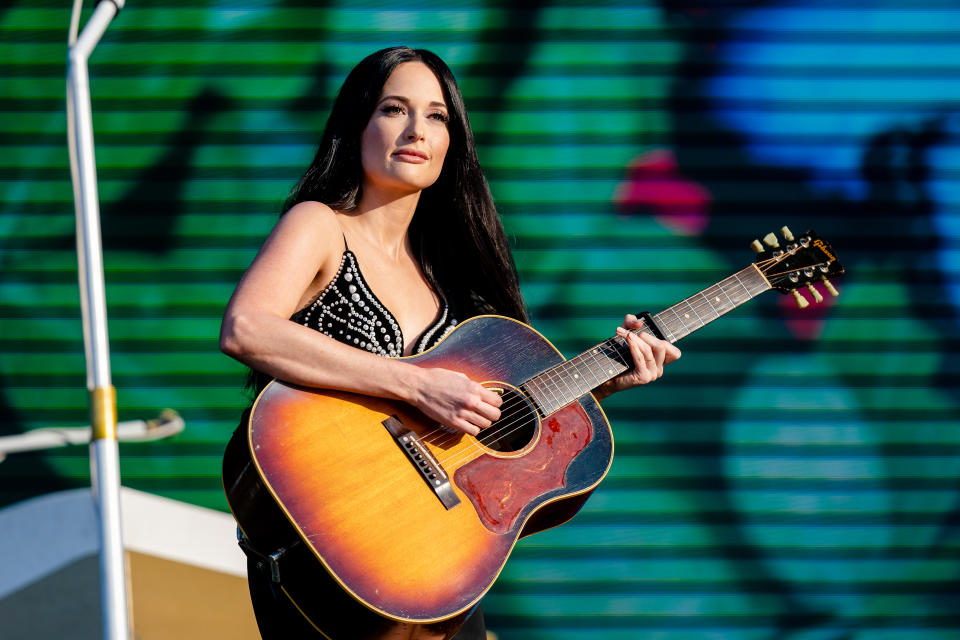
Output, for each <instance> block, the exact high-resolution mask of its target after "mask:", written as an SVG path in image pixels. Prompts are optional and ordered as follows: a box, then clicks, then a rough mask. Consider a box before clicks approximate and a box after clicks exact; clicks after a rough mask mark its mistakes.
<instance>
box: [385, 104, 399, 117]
mask: <svg viewBox="0 0 960 640" xmlns="http://www.w3.org/2000/svg"><path fill="white" fill-rule="evenodd" d="M381 111H382V112H383V113H387V114H391V115H393V114H397V113H403V107H401V106H400V105H399V104H387V105H384V106H383V108H382V109H381Z"/></svg>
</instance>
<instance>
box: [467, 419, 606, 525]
mask: <svg viewBox="0 0 960 640" xmlns="http://www.w3.org/2000/svg"><path fill="white" fill-rule="evenodd" d="M592 436H593V429H592V428H591V425H590V419H589V418H588V417H587V414H586V412H585V411H584V410H583V407H581V406H580V405H579V404H578V403H573V404H571V405H568V406H567V407H564V408H563V409H560V410H559V411H557V412H555V413H553V414H551V415H550V416H548V417H547V418H546V419H544V420H543V421H542V423H541V433H540V439H539V441H538V442H537V444H536V446H535V447H534V448H533V449H531V450H530V451H529V452H527V453H525V454H523V455H521V456H517V457H508V458H500V457H495V456H492V455H483V456H481V457H480V458H478V459H476V460H474V461H472V462H470V463H468V464H466V465H464V466H462V467H460V468H459V469H458V470H457V471H456V472H455V473H454V480H455V482H456V483H457V486H459V487H460V489H461V490H462V491H463V492H464V493H465V494H466V495H467V497H468V498H469V499H470V502H472V503H473V507H474V509H476V511H477V515H478V516H480V521H481V522H482V523H483V525H484V526H485V527H487V529H489V530H490V531H492V532H493V533H496V534H505V533H507V532H508V531H510V530H511V529H512V528H513V527H514V525H515V524H516V522H517V519H518V518H520V516H521V515H522V514H523V512H524V511H525V510H527V509H526V508H528V507H530V508H533V507H536V506H539V505H540V504H541V503H542V502H544V501H545V500H547V499H548V498H549V494H550V493H551V492H554V491H556V490H557V489H562V488H564V487H566V481H565V478H566V473H567V468H568V467H569V466H570V463H571V462H573V460H574V458H576V457H577V455H578V454H579V453H580V452H581V451H583V449H584V448H585V447H586V446H587V444H589V443H590V440H591V438H592Z"/></svg>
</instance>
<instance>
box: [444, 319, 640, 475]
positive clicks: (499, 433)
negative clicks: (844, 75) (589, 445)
mask: <svg viewBox="0 0 960 640" xmlns="http://www.w3.org/2000/svg"><path fill="white" fill-rule="evenodd" d="M646 329H647V328H646V327H642V328H638V329H632V330H631V332H634V333H639V332H642V331H644V330H646ZM615 338H616V339H619V340H620V341H623V338H622V337H620V336H615ZM581 355H583V354H581ZM565 362H570V360H567V361H565ZM624 364H626V363H625V362H624ZM583 395H586V394H583ZM579 397H582V396H579ZM579 397H578V398H573V399H571V400H570V401H569V402H565V403H563V404H562V405H561V406H559V407H557V409H554V410H553V411H551V412H550V413H548V414H546V415H545V416H543V418H544V419H545V418H547V417H549V416H551V415H553V414H554V413H556V412H557V411H559V410H560V409H562V408H564V407H566V406H568V405H569V404H571V403H572V402H575V401H576V400H577V399H579ZM520 400H521V401H520V402H519V403H518V405H517V406H519V407H520V408H525V406H526V403H524V402H523V401H522V398H520ZM532 415H533V414H531V413H530V412H524V414H523V415H521V416H520V420H521V421H520V422H519V424H518V422H516V421H514V422H510V423H507V424H505V425H498V430H496V431H493V432H490V431H489V429H488V430H485V431H483V432H481V434H482V435H480V436H477V437H476V439H475V440H474V441H472V442H470V443H468V444H467V445H466V446H464V447H463V449H461V450H459V451H457V452H455V453H453V454H451V456H450V457H448V458H444V459H443V460H440V458H439V457H438V458H437V462H438V464H441V463H442V464H447V465H449V466H452V467H455V468H458V467H459V466H462V465H463V464H467V463H468V462H471V461H472V460H475V459H476V458H477V457H479V456H480V455H483V454H484V453H486V452H487V449H486V444H487V443H490V442H493V441H495V440H498V439H502V438H505V437H507V436H510V435H512V434H513V433H515V432H516V431H517V430H519V429H521V428H523V427H525V426H527V425H529V424H531V423H535V420H529V419H528V420H527V421H526V422H523V421H522V420H523V418H524V417H528V416H532ZM511 417H515V416H511ZM502 420H503V418H501V420H500V421H502ZM500 421H498V422H500ZM457 435H459V434H457ZM488 436H492V437H488ZM478 445H483V446H478ZM475 452H478V453H477V455H475V456H473V457H471V456H472V455H473V453H475ZM462 454H463V455H462Z"/></svg>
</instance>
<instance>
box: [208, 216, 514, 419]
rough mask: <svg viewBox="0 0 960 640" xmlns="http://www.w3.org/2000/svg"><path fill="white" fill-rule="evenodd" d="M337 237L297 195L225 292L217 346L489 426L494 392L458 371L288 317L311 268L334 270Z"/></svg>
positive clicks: (276, 373)
mask: <svg viewBox="0 0 960 640" xmlns="http://www.w3.org/2000/svg"><path fill="white" fill-rule="evenodd" d="M341 238H342V235H341V232H340V228H339V225H338V224H337V221H336V218H335V215H334V213H333V212H332V211H331V210H330V209H329V207H327V206H326V205H322V204H319V203H316V202H304V203H301V204H298V205H297V206H295V207H293V208H292V209H291V210H290V211H288V212H287V213H286V214H284V216H283V217H282V218H281V219H280V221H279V222H278V223H277V225H276V227H275V228H274V230H273V232H272V233H271V234H270V236H269V238H267V241H266V242H265V243H264V245H263V247H262V248H261V250H260V252H259V253H258V254H257V257H256V258H255V259H254V261H253V263H252V264H251V265H250V268H249V269H247V272H246V273H245V274H244V276H243V278H242V279H241V280H240V283H239V284H238V285H237V288H236V290H235V291H234V293H233V296H232V297H231V298H230V302H229V304H228V305H227V310H226V312H225V314H224V317H223V323H222V325H221V329H220V349H221V350H222V351H223V352H224V353H226V354H227V355H229V356H231V357H233V358H235V359H237V360H239V361H240V362H242V363H244V364H246V365H248V366H250V367H251V368H253V369H256V370H258V371H261V372H263V373H265V374H267V375H270V376H273V377H276V378H279V379H281V380H285V381H287V382H291V383H294V384H299V385H304V386H310V387H319V388H326V389H338V390H342V391H352V392H355V393H362V394H365V395H372V396H379V397H383V398H392V399H397V400H403V401H405V402H408V403H409V404H412V405H414V406H416V407H417V408H418V409H420V410H421V411H423V412H424V413H425V414H427V415H428V416H429V417H431V418H433V419H434V420H437V421H438V422H441V423H443V424H445V425H448V426H451V427H454V428H456V429H460V430H462V431H465V432H467V433H471V434H474V435H475V434H476V433H478V432H479V429H481V428H485V427H487V426H489V425H490V422H491V421H492V420H495V419H497V418H498V417H499V409H498V407H499V406H500V397H499V396H498V395H497V394H496V393H494V392H493V391H490V390H488V389H485V388H484V387H482V386H481V385H480V384H478V383H476V382H473V381H472V380H470V379H469V378H467V377H466V376H465V375H463V374H462V373H459V372H455V371H449V370H446V369H427V368H422V367H418V366H416V365H414V364H411V363H409V362H405V361H403V360H397V359H392V358H384V357H381V356H378V355H374V354H372V353H368V352H366V351H361V350H359V349H355V348H354V347H350V346H347V345H345V344H342V343H340V342H338V341H336V340H334V339H332V338H330V337H328V336H325V335H323V334H322V333H320V332H318V331H315V330H313V329H310V328H308V327H304V326H302V325H299V324H297V323H295V322H291V321H290V320H289V318H290V316H292V315H293V314H294V313H295V312H296V311H297V310H298V309H299V308H300V306H302V304H304V303H305V301H304V297H305V295H306V293H307V291H308V289H309V288H310V285H311V284H312V283H313V281H314V279H315V278H316V277H317V275H318V274H320V276H321V278H323V279H325V281H326V280H329V279H331V278H332V277H333V275H334V273H335V272H336V270H337V268H338V267H339V263H340V256H341V253H342V251H343V244H342V242H341Z"/></svg>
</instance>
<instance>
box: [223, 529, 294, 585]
mask: <svg viewBox="0 0 960 640" xmlns="http://www.w3.org/2000/svg"><path fill="white" fill-rule="evenodd" d="M298 544H300V540H299V539H298V540H295V541H294V542H292V543H291V544H289V545H287V546H285V547H280V548H279V549H277V550H276V551H274V552H273V553H263V552H261V551H258V550H257V549H255V548H254V547H253V545H251V544H250V541H249V540H248V539H247V536H245V535H243V531H241V530H240V527H237V545H238V546H239V547H240V549H241V550H242V551H243V553H244V554H245V555H246V556H247V557H248V558H251V559H252V560H254V561H255V562H256V563H257V568H258V569H263V568H264V567H270V580H271V581H272V582H273V583H275V584H280V559H281V558H283V556H285V555H286V554H287V552H288V551H290V550H291V549H293V548H294V547H296V546H297V545H298Z"/></svg>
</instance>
